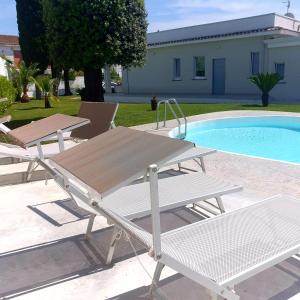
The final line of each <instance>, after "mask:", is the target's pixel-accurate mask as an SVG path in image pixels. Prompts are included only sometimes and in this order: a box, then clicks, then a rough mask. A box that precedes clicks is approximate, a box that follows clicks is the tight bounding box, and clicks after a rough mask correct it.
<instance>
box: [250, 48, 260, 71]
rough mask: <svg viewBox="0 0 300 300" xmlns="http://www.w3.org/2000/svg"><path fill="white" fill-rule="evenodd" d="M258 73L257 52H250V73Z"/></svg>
mask: <svg viewBox="0 0 300 300" xmlns="http://www.w3.org/2000/svg"><path fill="white" fill-rule="evenodd" d="M258 74H259V52H251V75H258Z"/></svg>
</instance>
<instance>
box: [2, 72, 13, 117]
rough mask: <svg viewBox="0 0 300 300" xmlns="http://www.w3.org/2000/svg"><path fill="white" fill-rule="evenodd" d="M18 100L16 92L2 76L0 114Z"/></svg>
mask: <svg viewBox="0 0 300 300" xmlns="http://www.w3.org/2000/svg"><path fill="white" fill-rule="evenodd" d="M15 99H16V90H15V88H14V87H13V85H12V83H11V82H10V81H9V80H7V79H6V77H4V76H0V114H3V113H4V112H5V111H6V109H7V108H8V107H9V106H11V105H12V103H13V102H14V101H15Z"/></svg>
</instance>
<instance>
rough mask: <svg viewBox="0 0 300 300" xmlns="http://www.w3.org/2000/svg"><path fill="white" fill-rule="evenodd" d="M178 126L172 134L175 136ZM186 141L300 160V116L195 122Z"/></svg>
mask: <svg viewBox="0 0 300 300" xmlns="http://www.w3.org/2000/svg"><path fill="white" fill-rule="evenodd" d="M176 134H177V129H175V130H173V131H172V132H171V133H170V135H171V136H173V137H175V136H176ZM186 140H188V141H191V142H193V143H195V144H196V145H198V146H203V147H209V148H214V149H217V150H222V151H227V152H233V153H237V154H246V155H251V156H257V157H262V158H269V159H276V160H283V161H288V162H293V163H300V118H297V117H280V116H272V117H242V118H226V119H217V120H209V121H201V122H195V123H191V124H189V125H188V134H187V137H186Z"/></svg>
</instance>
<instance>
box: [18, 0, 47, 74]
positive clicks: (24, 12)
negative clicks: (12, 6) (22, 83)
mask: <svg viewBox="0 0 300 300" xmlns="http://www.w3.org/2000/svg"><path fill="white" fill-rule="evenodd" d="M41 1H42V0H16V9H17V21H18V29H19V42H20V47H21V53H22V57H23V60H24V61H25V64H26V65H27V66H29V65H30V64H33V63H37V64H38V68H39V70H40V73H43V72H44V71H45V69H46V68H47V67H48V65H49V55H48V46H47V42H46V28H45V25H44V21H43V7H42V2H41Z"/></svg>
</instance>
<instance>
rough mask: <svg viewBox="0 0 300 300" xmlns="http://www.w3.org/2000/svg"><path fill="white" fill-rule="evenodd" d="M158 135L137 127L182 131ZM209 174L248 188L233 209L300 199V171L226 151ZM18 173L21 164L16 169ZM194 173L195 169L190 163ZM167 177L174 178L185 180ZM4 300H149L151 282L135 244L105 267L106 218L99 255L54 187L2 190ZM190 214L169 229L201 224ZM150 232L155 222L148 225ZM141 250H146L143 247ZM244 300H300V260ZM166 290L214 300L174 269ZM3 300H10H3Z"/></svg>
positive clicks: (263, 276) (248, 287)
mask: <svg viewBox="0 0 300 300" xmlns="http://www.w3.org/2000/svg"><path fill="white" fill-rule="evenodd" d="M259 115H286V116H291V115H292V116H300V114H292V113H280V112H278V113H277V112H261V111H255V112H254V111H234V112H220V113H211V114H206V115H200V116H193V117H189V118H188V121H189V122H194V121H200V120H207V119H214V118H223V117H238V116H259ZM176 125H177V124H176V122H175V121H168V123H167V126H168V128H164V129H161V130H159V131H155V130H154V128H155V124H147V125H142V126H138V127H136V128H137V129H140V130H146V131H148V132H153V133H156V134H162V135H167V134H168V132H169V130H171V129H172V128H174V127H176ZM205 162H206V168H207V173H208V174H209V175H212V176H216V177H219V178H226V180H227V181H231V182H232V183H236V184H241V185H242V186H243V187H244V190H243V191H242V192H240V193H237V194H233V195H230V196H226V197H224V204H225V208H226V209H227V210H233V209H236V208H239V207H242V206H246V205H249V204H251V203H253V202H256V201H260V200H262V199H264V198H266V197H270V196H273V195H276V194H288V195H292V196H295V197H299V198H300V165H296V164H288V163H284V162H278V161H271V160H266V159H258V158H252V157H246V156H241V155H235V154H229V153H222V152H218V153H216V154H213V155H211V156H208V157H207V158H206V159H205ZM13 166H14V168H17V166H16V165H13ZM186 166H187V167H195V166H194V163H192V162H189V163H187V164H186ZM6 167H7V168H9V167H8V166H6ZM177 173H178V172H177V171H176V170H175V171H171V172H169V171H165V172H164V174H165V175H166V176H171V175H174V174H177ZM0 195H1V201H0V213H1V223H0V234H1V243H0V299H12V298H15V299H22V300H25V299H26V300H27V299H28V300H31V299H33V300H39V299H43V300H48V299H49V300H50V299H51V300H52V299H58V300H60V299H61V300H71V299H72V300H81V299H99V300H104V299H109V300H140V299H146V298H147V291H148V287H149V284H150V278H149V277H148V275H147V274H146V272H145V271H144V270H143V268H142V267H141V266H140V263H139V261H138V260H137V259H136V257H135V256H134V253H133V251H132V249H131V248H130V247H129V245H128V243H126V242H121V243H120V245H118V247H117V251H116V255H115V265H114V266H113V267H105V266H104V264H103V257H104V253H106V251H107V245H108V243H109V238H110V234H111V228H110V227H108V225H107V224H106V222H105V220H104V218H102V217H97V218H96V224H95V233H94V236H95V238H96V240H97V242H98V247H99V249H95V247H94V246H93V245H92V244H90V243H89V242H88V241H86V240H85V239H84V237H83V233H84V229H85V226H86V224H87V214H86V212H85V211H84V210H82V209H78V208H76V207H75V206H74V204H73V203H72V201H70V199H68V196H67V195H66V193H65V192H63V191H62V190H61V189H60V188H58V187H57V185H56V184H55V183H54V182H53V180H50V181H49V182H48V185H46V186H45V182H44V181H37V182H30V183H26V184H18V185H13V186H3V187H0ZM197 220H198V218H195V215H194V214H192V213H191V212H190V211H189V210H187V209H180V210H176V211H175V212H169V213H165V214H163V216H162V223H163V227H164V228H168V229H170V228H174V227H178V226H182V225H183V224H188V223H190V222H195V221H197ZM143 225H144V226H145V227H146V228H149V226H150V219H149V218H146V219H145V220H143ZM136 247H137V249H138V250H142V249H140V248H139V247H138V245H136ZM139 253H141V254H140V255H139V259H140V261H141V262H142V263H143V265H144V266H145V268H146V269H147V270H148V272H149V273H150V274H151V275H152V273H153V270H154V267H155V263H154V261H153V260H152V259H151V258H150V257H149V256H148V254H147V253H144V252H143V251H141V252H139ZM236 290H237V293H238V294H239V295H240V296H241V299H242V300H244V299H245V300H266V299H269V300H287V299H290V300H296V299H300V261H299V260H297V259H295V258H291V259H288V260H286V261H285V262H283V263H281V264H280V265H277V266H275V267H273V268H270V269H269V270H267V271H265V272H262V273H260V274H259V275H257V276H255V277H253V278H251V279H249V280H246V281H245V282H243V283H242V284H240V285H238V286H237V288H236ZM161 291H162V292H163V294H164V295H166V296H167V298H168V299H172V300H180V299H186V300H188V299H191V300H194V299H195V300H196V299H204V300H205V299H207V298H206V296H205V294H204V289H203V288H202V287H200V286H198V285H196V284H194V283H193V282H191V281H190V280H188V279H186V278H183V277H182V276H180V275H177V274H174V272H173V271H172V270H170V269H168V268H167V269H166V270H165V271H164V272H163V280H162V284H161ZM1 297H2V298H1Z"/></svg>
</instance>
